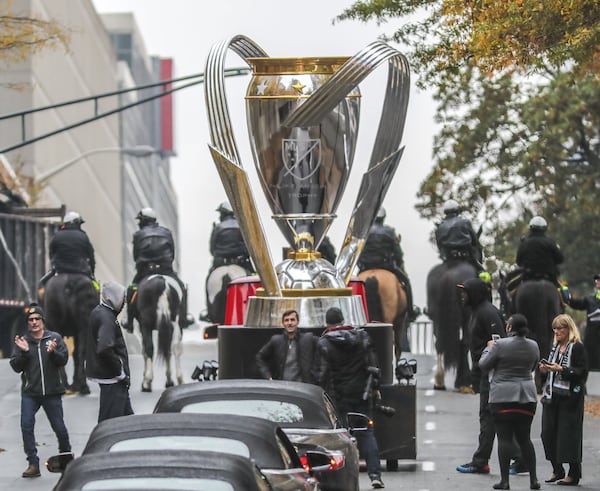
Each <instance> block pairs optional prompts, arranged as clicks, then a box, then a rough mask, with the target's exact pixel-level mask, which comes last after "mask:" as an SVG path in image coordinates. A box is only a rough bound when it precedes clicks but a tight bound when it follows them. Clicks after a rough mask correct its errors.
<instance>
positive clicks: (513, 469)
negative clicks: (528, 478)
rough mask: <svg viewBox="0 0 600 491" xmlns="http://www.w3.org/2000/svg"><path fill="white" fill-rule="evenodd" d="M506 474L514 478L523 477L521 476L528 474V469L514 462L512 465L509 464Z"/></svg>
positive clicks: (520, 463)
mask: <svg viewBox="0 0 600 491" xmlns="http://www.w3.org/2000/svg"><path fill="white" fill-rule="evenodd" d="M508 473H509V474H510V475H511V476H516V475H520V476H523V475H526V474H529V469H528V468H527V466H526V465H525V464H523V463H522V462H519V461H514V462H513V463H512V464H510V467H509V469H508Z"/></svg>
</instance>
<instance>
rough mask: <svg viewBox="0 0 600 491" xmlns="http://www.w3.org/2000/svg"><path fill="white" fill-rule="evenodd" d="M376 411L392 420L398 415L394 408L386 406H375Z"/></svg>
mask: <svg viewBox="0 0 600 491" xmlns="http://www.w3.org/2000/svg"><path fill="white" fill-rule="evenodd" d="M375 411H377V412H378V413H381V414H383V415H384V416H387V417H388V418H391V417H392V416H393V415H394V414H396V410H395V409H394V408H393V407H392V406H384V405H383V404H375Z"/></svg>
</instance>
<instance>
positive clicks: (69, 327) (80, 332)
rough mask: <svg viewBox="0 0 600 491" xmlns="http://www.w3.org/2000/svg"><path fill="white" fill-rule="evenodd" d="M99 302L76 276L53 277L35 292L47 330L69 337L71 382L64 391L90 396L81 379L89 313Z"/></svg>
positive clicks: (83, 277)
mask: <svg viewBox="0 0 600 491" xmlns="http://www.w3.org/2000/svg"><path fill="white" fill-rule="evenodd" d="M99 301H100V294H99V289H98V288H97V286H96V284H95V282H94V281H93V280H92V279H91V278H90V277H89V276H87V275H84V274H79V273H60V274H57V275H54V276H52V277H51V278H50V279H49V280H48V282H47V283H46V285H45V288H44V290H42V291H40V292H39V303H40V305H42V307H43V309H44V311H45V313H46V326H47V327H48V329H51V330H52V331H56V332H58V333H60V334H62V335H63V336H72V337H73V367H74V370H73V379H72V384H69V385H68V387H67V388H68V389H69V390H70V391H71V392H79V393H80V394H81V395H85V394H89V393H90V388H89V387H88V384H87V380H86V376H85V350H86V346H87V336H88V335H89V331H90V323H89V318H90V313H91V312H92V310H93V309H94V307H96V305H98V302H99Z"/></svg>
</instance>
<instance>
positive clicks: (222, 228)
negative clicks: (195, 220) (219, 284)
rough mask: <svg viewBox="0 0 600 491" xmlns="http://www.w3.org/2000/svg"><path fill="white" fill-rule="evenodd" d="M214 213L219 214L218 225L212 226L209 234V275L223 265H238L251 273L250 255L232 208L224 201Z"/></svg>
mask: <svg viewBox="0 0 600 491" xmlns="http://www.w3.org/2000/svg"><path fill="white" fill-rule="evenodd" d="M216 211H218V212H219V223H215V224H213V229H212V232H211V234H210V244H209V249H210V253H211V254H212V256H213V263H212V267H211V269H210V271H209V274H210V273H211V272H212V271H213V270H214V269H216V268H218V267H219V266H223V265H225V264H238V265H239V266H241V267H243V268H244V269H246V270H248V271H253V270H254V268H253V267H252V263H251V262H250V254H249V252H248V248H247V247H246V243H245V242H244V237H243V236H242V231H241V229H240V225H239V223H238V221H237V220H236V218H235V216H234V214H233V208H231V205H230V204H229V202H227V201H224V202H223V203H221V204H220V205H219V207H218V208H217V210H216Z"/></svg>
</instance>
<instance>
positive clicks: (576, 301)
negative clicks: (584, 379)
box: [569, 274, 600, 370]
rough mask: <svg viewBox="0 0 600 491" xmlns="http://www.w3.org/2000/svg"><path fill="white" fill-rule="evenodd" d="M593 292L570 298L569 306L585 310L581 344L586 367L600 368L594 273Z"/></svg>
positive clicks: (598, 290) (599, 279) (598, 281)
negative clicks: (583, 332)
mask: <svg viewBox="0 0 600 491" xmlns="http://www.w3.org/2000/svg"><path fill="white" fill-rule="evenodd" d="M594 286H595V288H594V293H592V294H590V295H586V296H585V297H582V298H571V299H570V300H569V306H570V307H571V308H573V309H576V310H586V311H587V323H586V325H585V336H584V338H583V346H584V347H585V354H586V358H587V362H588V369H590V370H599V369H600V274H595V275H594Z"/></svg>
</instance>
